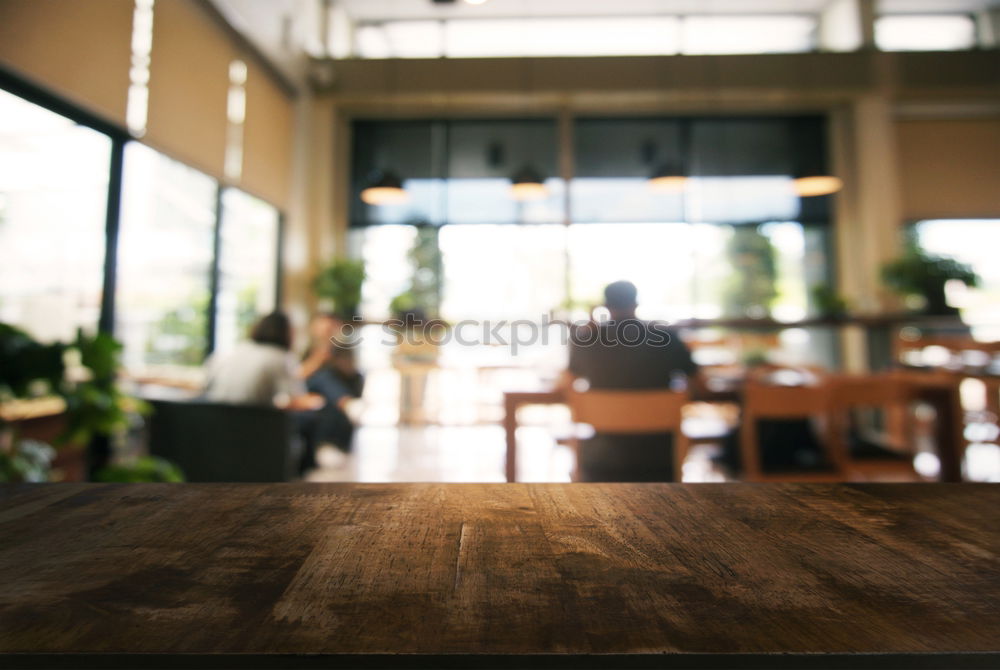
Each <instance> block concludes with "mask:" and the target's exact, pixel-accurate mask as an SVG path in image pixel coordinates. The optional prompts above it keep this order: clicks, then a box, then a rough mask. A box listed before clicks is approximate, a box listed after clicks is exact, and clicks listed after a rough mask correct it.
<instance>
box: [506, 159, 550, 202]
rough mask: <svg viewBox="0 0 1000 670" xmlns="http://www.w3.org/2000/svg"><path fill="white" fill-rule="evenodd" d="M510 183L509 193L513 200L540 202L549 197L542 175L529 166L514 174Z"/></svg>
mask: <svg viewBox="0 0 1000 670" xmlns="http://www.w3.org/2000/svg"><path fill="white" fill-rule="evenodd" d="M510 181H511V187H510V193H511V196H512V197H513V198H514V199H515V200H519V201H522V202H523V201H525V200H541V199H542V198H546V197H548V195H549V189H548V188H546V187H545V183H544V181H545V180H544V179H543V178H542V175H541V174H540V173H539V172H538V171H537V170H535V169H534V168H532V167H531V166H530V165H525V166H524V167H522V168H521V169H520V170H518V171H517V172H515V173H514V176H512V177H511V178H510Z"/></svg>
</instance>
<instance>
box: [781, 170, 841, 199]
mask: <svg viewBox="0 0 1000 670" xmlns="http://www.w3.org/2000/svg"><path fill="white" fill-rule="evenodd" d="M793 187H794V188H795V193H796V194H798V196H799V197H800V198H808V197H810V196H814V195H829V194H831V193H836V192H837V191H839V190H840V189H841V188H843V187H844V181H843V180H842V179H841V178H840V177H834V176H833V175H827V174H815V175H802V176H796V177H795V181H794V182H793Z"/></svg>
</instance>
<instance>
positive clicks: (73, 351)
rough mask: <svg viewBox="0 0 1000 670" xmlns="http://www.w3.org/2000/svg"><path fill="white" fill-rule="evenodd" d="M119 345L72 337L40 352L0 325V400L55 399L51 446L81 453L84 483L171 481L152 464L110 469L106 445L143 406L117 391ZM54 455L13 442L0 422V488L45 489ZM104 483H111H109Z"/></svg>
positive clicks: (168, 470) (127, 463)
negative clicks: (7, 484) (19, 484)
mask: <svg viewBox="0 0 1000 670" xmlns="http://www.w3.org/2000/svg"><path fill="white" fill-rule="evenodd" d="M120 351H121V344H120V343H119V342H117V341H116V340H115V339H114V338H113V337H111V336H110V335H107V334H105V333H98V334H96V335H85V334H84V333H83V332H82V331H79V332H78V333H77V337H76V340H75V341H73V342H72V343H70V344H63V343H54V344H41V343H39V342H37V341H35V340H34V339H33V338H32V337H31V336H30V335H28V334H27V333H25V332H24V331H22V330H19V329H17V328H14V327H13V326H9V325H7V324H0V400H5V401H10V400H14V399H30V398H39V397H54V398H57V399H60V400H61V401H62V403H64V406H65V423H66V425H65V428H64V429H63V431H62V434H61V435H59V436H58V437H57V438H56V439H55V440H54V442H55V443H56V444H58V445H67V444H74V445H81V446H82V445H86V447H87V451H88V461H89V463H88V468H89V473H90V477H91V478H92V479H97V480H99V481H123V480H122V479H121V478H122V477H124V476H125V475H123V474H122V473H124V472H131V474H130V475H129V476H130V477H131V479H129V481H175V480H176V478H177V477H180V472H179V470H177V468H176V466H174V465H173V464H171V463H168V462H166V461H164V460H163V459H159V458H151V457H149V458H145V459H139V460H138V461H136V462H132V461H133V460H134V459H124V460H122V461H120V462H118V463H116V464H115V465H112V466H110V468H109V463H110V461H111V456H112V445H113V442H114V441H115V440H119V439H121V438H122V437H123V436H124V435H125V433H126V432H127V430H128V428H129V426H130V422H131V420H132V418H133V417H136V416H138V415H141V414H144V413H146V412H147V411H148V406H147V405H146V403H144V402H142V401H141V400H138V399H136V398H132V397H130V396H128V395H126V394H124V393H122V392H121V390H120V389H119V388H118V382H117V376H118V356H119V353H120ZM54 456H55V451H54V450H53V449H52V448H51V447H50V446H49V445H46V444H43V443H41V442H38V441H35V440H27V439H19V437H18V435H17V432H16V430H15V428H14V427H13V426H12V425H10V423H9V422H6V423H5V422H4V419H3V416H2V415H0V481H47V480H48V479H49V475H50V469H51V464H52V459H53V457H54ZM108 477H110V479H108Z"/></svg>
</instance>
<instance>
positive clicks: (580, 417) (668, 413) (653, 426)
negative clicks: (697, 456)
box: [567, 390, 689, 481]
mask: <svg viewBox="0 0 1000 670" xmlns="http://www.w3.org/2000/svg"><path fill="white" fill-rule="evenodd" d="M567 400H568V404H569V407H570V411H571V412H572V413H573V421H574V422H576V423H586V424H588V425H590V426H591V427H593V429H594V430H595V431H596V432H598V433H612V434H618V435H643V434H651V433H673V436H674V477H675V478H676V480H677V481H681V479H682V475H683V470H682V466H683V465H684V460H685V459H686V458H687V454H688V449H689V443H688V439H687V437H686V436H685V435H684V433H683V432H682V431H681V415H682V412H681V410H682V409H683V408H684V405H686V404H687V403H688V394H687V393H686V392H677V391H661V390H648V391H646V390H607V391H604V390H592V391H584V392H579V391H571V392H570V393H569V395H568V397H567ZM571 442H572V447H573V451H574V453H575V455H576V465H575V466H574V470H573V480H574V481H579V479H580V477H579V475H580V471H579V468H580V442H579V438H577V436H576V433H575V432H574V435H573V438H572V440H571Z"/></svg>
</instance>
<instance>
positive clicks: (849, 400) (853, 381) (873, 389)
mask: <svg viewBox="0 0 1000 670" xmlns="http://www.w3.org/2000/svg"><path fill="white" fill-rule="evenodd" d="M828 383H829V387H830V408H831V410H833V411H842V410H847V409H852V408H855V407H865V408H887V407H892V406H898V405H901V404H903V403H906V402H909V400H910V398H912V396H913V390H912V387H911V385H910V384H908V383H907V382H906V380H905V379H903V378H902V377H901V376H899V375H896V374H891V373H890V374H885V373H881V374H872V375H837V376H833V377H830V378H829V380H828Z"/></svg>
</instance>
